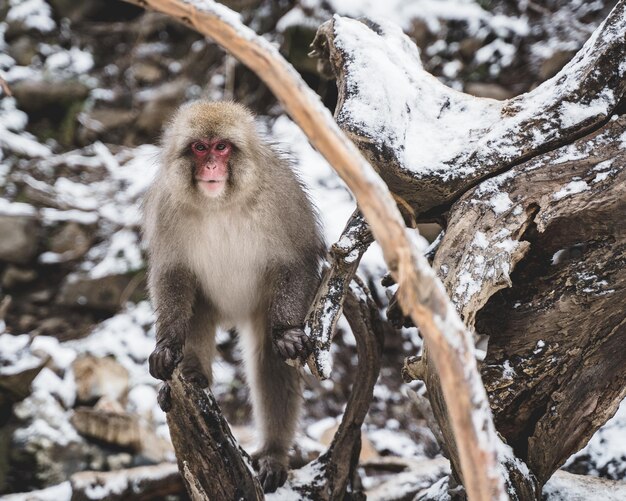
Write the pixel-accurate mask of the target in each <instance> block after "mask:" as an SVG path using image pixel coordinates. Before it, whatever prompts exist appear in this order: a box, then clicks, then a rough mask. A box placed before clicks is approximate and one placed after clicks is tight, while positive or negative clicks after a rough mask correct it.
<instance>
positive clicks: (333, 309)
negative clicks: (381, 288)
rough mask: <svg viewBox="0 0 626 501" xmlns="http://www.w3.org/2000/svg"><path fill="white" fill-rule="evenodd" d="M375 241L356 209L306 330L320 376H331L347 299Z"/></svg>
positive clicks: (334, 252) (311, 363)
mask: <svg viewBox="0 0 626 501" xmlns="http://www.w3.org/2000/svg"><path fill="white" fill-rule="evenodd" d="M372 241H373V237H372V233H371V232H370V230H369V227H368V226H367V223H366V222H365V219H363V216H362V215H361V213H360V212H359V211H358V210H356V211H355V212H354V213H353V214H352V216H351V217H350V219H349V220H348V222H347V224H346V227H345V229H344V230H343V232H342V233H341V237H339V240H338V241H337V243H335V244H334V245H333V246H332V247H331V248H330V256H329V260H330V263H329V265H330V266H329V267H328V268H326V270H325V271H324V276H323V277H322V283H321V285H320V286H319V288H318V290H317V294H316V295H315V299H314V301H313V305H312V306H311V309H310V311H309V314H308V317H307V321H306V323H305V331H306V333H307V335H308V336H309V338H310V339H311V340H312V341H313V353H312V354H311V356H310V357H309V360H308V361H307V362H308V366H309V369H310V370H311V372H312V373H313V374H314V375H315V376H317V377H318V378H319V379H328V378H329V377H330V371H331V363H330V345H331V341H332V336H333V333H334V331H335V326H336V325H337V321H338V320H339V317H340V315H341V310H342V308H343V302H344V299H345V297H346V293H347V291H348V287H349V285H350V281H351V280H352V279H353V278H354V274H355V273H356V271H357V268H358V267H359V262H360V261H361V257H362V256H363V253H364V252H365V251H366V250H367V248H368V247H369V246H370V244H371V243H372Z"/></svg>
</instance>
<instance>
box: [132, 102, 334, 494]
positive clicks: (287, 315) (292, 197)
mask: <svg viewBox="0 0 626 501" xmlns="http://www.w3.org/2000/svg"><path fill="white" fill-rule="evenodd" d="M143 213H144V216H143V234H144V240H145V242H146V247H147V252H148V263H149V264H148V289H149V294H150V298H151V301H152V303H153V306H154V309H155V312H156V320H155V326H156V347H155V349H154V351H153V352H152V354H151V355H150V357H149V369H150V373H151V374H152V376H153V377H155V378H157V379H161V380H164V381H167V380H169V379H171V376H172V373H173V371H174V369H175V368H176V367H177V366H178V365H179V364H180V372H181V375H182V376H183V378H185V379H187V380H189V381H193V382H194V383H197V384H199V385H201V386H202V387H203V388H204V387H208V386H210V384H211V380H212V369H211V364H212V360H213V358H214V356H215V351H216V348H215V331H216V329H217V328H218V327H220V328H224V329H230V328H236V330H237V332H238V335H239V340H238V341H239V344H240V346H241V351H242V353H243V359H244V369H245V376H246V381H247V384H248V386H249V387H250V395H251V401H252V410H253V416H254V420H255V423H256V428H257V430H258V432H259V435H260V439H261V440H260V442H261V446H260V449H259V450H258V451H257V453H256V454H255V455H253V458H254V459H255V464H256V466H257V469H258V478H259V481H260V482H261V485H262V486H263V490H264V491H265V492H274V491H275V490H276V489H277V488H278V487H280V486H281V485H283V484H284V482H285V481H286V478H287V459H288V450H289V448H290V446H291V443H292V441H293V437H294V434H295V430H296V426H297V420H298V416H299V410H300V405H301V399H302V392H301V388H300V385H301V377H300V374H299V372H298V370H297V369H295V368H294V367H291V366H290V365H288V364H287V363H286V362H285V361H286V360H288V359H300V360H302V361H303V360H304V359H305V358H306V357H307V356H308V354H309V353H310V350H311V344H310V341H309V339H308V338H307V336H306V334H305V333H304V330H303V324H304V320H305V317H306V314H307V312H308V309H309V307H310V305H311V303H312V301H313V299H314V296H315V293H316V289H317V287H318V285H319V282H320V270H321V262H322V260H323V258H324V255H325V249H326V247H325V244H324V240H323V237H322V234H321V229H320V225H319V223H318V218H317V212H316V209H315V208H314V207H313V205H312V203H311V201H310V200H309V197H308V195H307V193H306V192H305V190H304V188H303V185H302V183H301V182H300V180H299V178H298V177H297V175H296V174H295V173H294V171H293V170H292V168H291V165H290V162H289V161H288V160H287V159H286V158H285V156H284V155H282V154H281V153H280V152H279V151H278V150H277V148H276V147H275V146H274V145H273V144H272V143H269V142H268V141H266V140H265V139H263V138H262V137H261V135H260V133H259V132H258V128H257V125H256V122H255V118H254V116H253V114H252V113H251V112H250V111H249V110H248V109H247V108H246V107H244V106H243V105H240V104H237V103H234V102H210V101H195V102H192V103H187V104H185V105H183V106H182V107H181V108H180V109H179V110H178V111H177V112H176V113H175V114H174V116H173V119H172V120H171V122H170V123H169V125H168V126H167V127H166V128H165V131H164V133H163V136H162V140H161V153H160V166H159V168H158V172H157V174H156V177H155V179H154V181H153V182H152V184H151V186H150V188H149V189H148V191H147V194H146V197H145V200H144V203H143ZM160 403H162V404H163V406H164V407H167V406H168V405H171V402H170V403H168V399H167V398H164V399H163V401H161V400H160ZM164 410H167V409H164Z"/></svg>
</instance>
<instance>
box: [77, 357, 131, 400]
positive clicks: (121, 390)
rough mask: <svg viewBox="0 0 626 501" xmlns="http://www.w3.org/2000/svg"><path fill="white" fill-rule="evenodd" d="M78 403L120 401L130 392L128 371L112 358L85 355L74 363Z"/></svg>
mask: <svg viewBox="0 0 626 501" xmlns="http://www.w3.org/2000/svg"><path fill="white" fill-rule="evenodd" d="M72 368H73V370H74V377H75V379H76V396H77V399H78V402H81V403H92V402H95V401H96V400H98V399H100V398H102V397H106V398H107V399H109V400H114V401H120V400H122V399H123V398H124V397H125V396H126V393H127V392H128V371H127V370H126V369H125V368H124V367H122V366H121V365H120V364H119V363H118V362H116V361H115V360H114V359H113V358H110V357H104V358H99V357H94V356H91V355H85V356H81V357H79V358H77V359H76V360H74V362H73V363H72Z"/></svg>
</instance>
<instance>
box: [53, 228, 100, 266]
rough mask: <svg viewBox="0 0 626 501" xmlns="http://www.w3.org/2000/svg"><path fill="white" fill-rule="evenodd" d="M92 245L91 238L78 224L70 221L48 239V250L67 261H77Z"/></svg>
mask: <svg viewBox="0 0 626 501" xmlns="http://www.w3.org/2000/svg"><path fill="white" fill-rule="evenodd" d="M92 243H93V236H92V235H90V234H88V233H87V232H86V231H85V230H84V229H83V227H82V226H81V225H80V224H78V223H76V222H74V221H71V222H69V223H67V224H65V225H63V226H62V227H61V229H60V230H58V231H57V232H56V233H54V234H53V235H52V236H51V237H50V242H49V249H50V251H51V252H56V253H57V254H63V255H64V257H68V259H78V258H80V257H82V256H84V255H85V254H86V253H87V251H88V250H89V249H90V247H91V244H92Z"/></svg>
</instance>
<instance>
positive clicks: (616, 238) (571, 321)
mask: <svg viewBox="0 0 626 501" xmlns="http://www.w3.org/2000/svg"><path fill="white" fill-rule="evenodd" d="M625 131H626V117H620V118H617V119H615V120H611V121H609V123H608V124H607V125H605V126H604V127H603V128H602V129H600V130H599V131H597V132H595V133H594V134H591V135H590V136H587V137H584V138H582V139H579V140H578V141H576V142H574V143H573V144H571V145H568V146H565V147H562V148H559V149H557V150H554V151H552V152H550V153H547V154H544V155H541V156H538V157H536V158H534V159H533V160H531V161H528V162H526V163H523V164H521V165H519V166H517V167H515V168H513V169H512V170H511V171H509V172H507V173H504V174H502V175H500V176H498V177H495V178H493V179H490V180H489V181H486V182H484V183H482V184H480V185H478V186H477V187H476V188H475V189H474V190H472V191H470V192H468V193H467V194H466V195H465V196H464V197H463V198H462V199H461V200H460V201H459V202H457V203H456V204H455V205H454V206H453V207H452V209H451V212H450V220H449V225H448V229H447V232H446V235H445V237H444V238H443V241H442V244H441V247H440V248H439V251H438V253H437V255H436V257H435V262H434V267H435V269H436V270H438V272H439V274H440V276H442V277H444V284H445V285H446V288H447V290H448V293H449V294H450V295H451V297H453V298H454V299H455V303H456V305H457V307H458V308H459V311H460V312H461V314H462V316H463V317H464V318H465V321H466V322H467V323H468V324H470V325H474V323H475V324H476V330H477V332H478V333H479V334H484V335H489V336H490V337H489V348H488V352H487V357H486V359H485V361H484V363H483V365H482V367H481V372H482V375H483V379H484V381H485V384H486V386H487V389H488V391H489V398H490V403H491V407H492V409H493V411H494V413H495V419H496V425H497V427H498V431H499V432H500V433H502V434H503V435H504V437H505V438H506V439H507V442H508V443H509V444H510V445H511V446H512V447H513V448H514V450H515V453H516V456H517V457H519V458H520V459H522V460H523V461H525V462H526V463H527V464H528V467H529V468H530V470H531V471H532V472H533V474H534V475H535V476H536V478H537V481H538V483H539V485H543V484H544V483H545V482H546V481H547V480H548V479H549V478H550V476H551V475H552V473H553V472H554V471H556V470H557V469H558V468H559V467H560V466H561V465H562V464H563V463H564V462H565V460H566V459H567V458H568V457H569V456H570V455H571V454H573V453H574V452H576V451H577V450H579V449H580V448H582V447H583V446H584V445H585V444H586V443H587V441H588V440H589V439H590V438H591V436H592V435H593V433H594V432H595V430H597V429H598V428H599V427H600V426H601V425H602V424H604V423H605V422H606V420H607V419H609V418H610V417H611V416H612V415H613V414H614V413H615V411H616V410H617V407H618V406H619V403H620V402H621V400H622V399H623V398H624V397H626V355H624V350H622V349H621V347H622V346H623V345H624V343H626V320H625V318H624V313H623V308H622V307H620V305H624V304H626V273H625V272H624V269H626V145H624V143H623V140H622V137H623V136H624V134H625V133H626V132H625ZM499 193H500V194H506V196H507V197H508V198H509V200H510V204H509V207H508V208H507V209H506V210H504V211H499V210H496V209H495V208H494V206H493V204H492V203H491V200H492V198H493V197H494V196H498V194H499ZM426 360H427V358H426ZM426 372H427V376H426V382H427V384H428V387H429V394H430V396H431V401H432V402H433V405H434V406H435V408H436V413H437V414H438V416H439V417H441V416H444V415H445V404H444V403H443V400H442V398H441V395H440V392H439V390H438V385H437V382H436V379H435V380H430V381H429V379H431V378H436V375H434V373H433V371H432V368H428V367H427V368H426ZM444 422H445V420H444ZM440 423H441V420H440ZM443 431H444V435H445V436H446V442H447V443H450V441H451V440H452V433H451V430H450V429H445V426H444V428H443ZM453 462H454V458H453Z"/></svg>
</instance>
